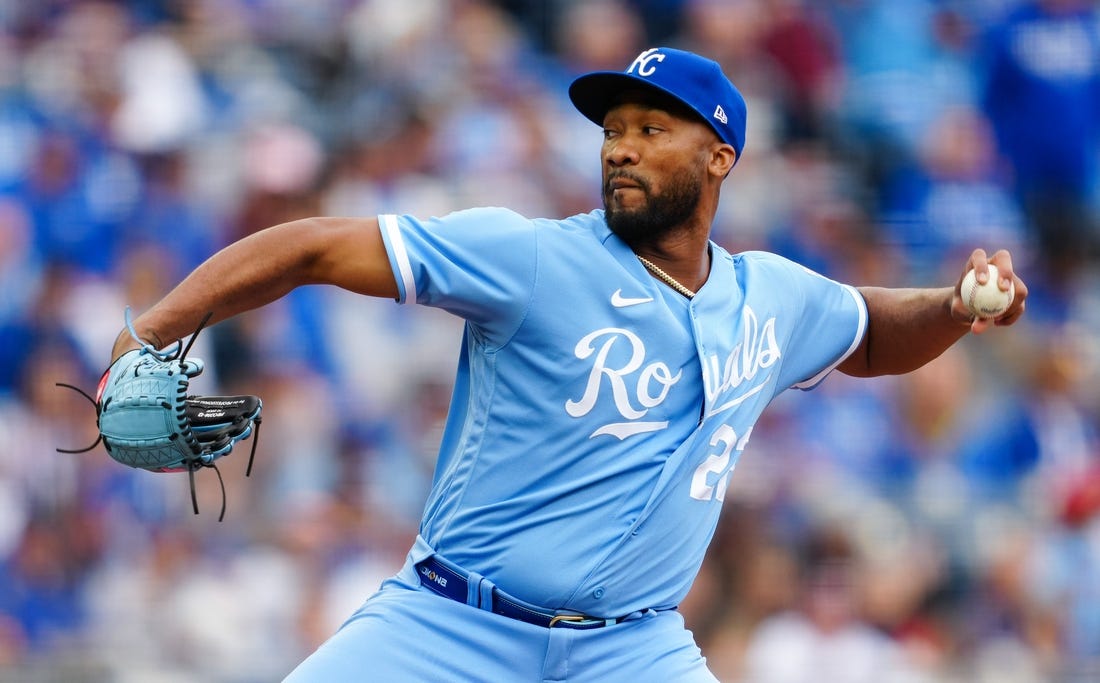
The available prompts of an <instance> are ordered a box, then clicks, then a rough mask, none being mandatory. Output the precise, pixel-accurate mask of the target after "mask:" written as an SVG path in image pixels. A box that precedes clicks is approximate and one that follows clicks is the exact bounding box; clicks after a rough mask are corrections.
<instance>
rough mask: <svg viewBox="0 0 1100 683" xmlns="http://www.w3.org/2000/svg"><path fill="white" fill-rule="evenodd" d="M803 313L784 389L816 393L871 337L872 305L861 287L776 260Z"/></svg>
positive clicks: (787, 357) (789, 351) (788, 353)
mask: <svg viewBox="0 0 1100 683" xmlns="http://www.w3.org/2000/svg"><path fill="white" fill-rule="evenodd" d="M772 258H773V262H772V264H771V265H772V267H776V268H780V269H782V270H783V271H785V272H784V274H783V281H784V282H786V283H788V285H789V291H790V292H791V294H792V295H793V296H792V297H791V302H792V303H793V304H794V305H795V306H796V307H797V309H796V311H795V316H794V320H795V321H796V322H795V325H794V328H793V331H792V335H791V337H790V339H789V341H788V346H787V348H786V349H785V351H784V354H783V356H784V358H783V365H782V369H781V371H780V372H781V374H780V377H779V384H778V386H779V387H780V388H794V389H804V390H805V389H812V388H814V387H815V386H817V385H818V384H819V383H820V382H821V381H822V380H823V379H825V377H826V375H828V374H829V373H830V372H832V371H833V370H834V369H835V368H836V366H838V365H840V363H842V362H843V361H844V359H846V358H847V357H848V356H850V355H851V354H852V352H854V351H855V350H856V348H857V347H858V346H859V343H860V341H862V340H863V335H864V334H866V332H867V304H866V302H865V301H864V300H863V295H861V294H860V293H859V292H858V291H857V290H856V289H855V287H851V286H849V285H845V284H841V283H839V282H836V281H835V280H831V279H829V278H827V277H825V276H823V275H821V274H819V273H816V272H814V271H813V270H810V269H809V268H806V267H805V266H801V265H799V264H797V263H794V262H793V261H789V260H787V259H784V258H781V257H777V256H773V257H772Z"/></svg>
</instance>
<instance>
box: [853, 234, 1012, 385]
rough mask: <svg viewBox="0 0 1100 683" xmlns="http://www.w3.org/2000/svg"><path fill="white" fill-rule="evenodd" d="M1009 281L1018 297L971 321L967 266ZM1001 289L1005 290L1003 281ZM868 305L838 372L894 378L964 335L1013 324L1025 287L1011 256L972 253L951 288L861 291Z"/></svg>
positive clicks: (938, 352) (998, 253) (1005, 284)
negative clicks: (964, 289) (863, 328)
mask: <svg viewBox="0 0 1100 683" xmlns="http://www.w3.org/2000/svg"><path fill="white" fill-rule="evenodd" d="M990 263H992V264H994V265H996V266H997V268H998V269H999V271H1000V273H1001V276H1002V278H1004V279H1007V280H1009V281H1011V282H1012V283H1013V285H1014V286H1015V290H1016V295H1015V297H1014V298H1013V300H1012V303H1011V304H1010V305H1009V307H1008V309H1007V310H1006V311H1005V312H1004V313H1003V314H1001V315H1000V316H998V317H997V318H995V319H981V318H975V317H974V315H973V314H972V313H971V312H970V311H969V310H968V309H967V307H966V304H965V303H964V302H963V300H962V296H961V295H960V294H959V291H960V285H961V284H962V279H963V276H964V275H965V274H966V272H967V271H969V270H970V269H971V268H973V269H975V270H976V271H977V273H979V274H985V273H988V271H987V266H988V264H990ZM1001 289H1003V290H1006V291H1007V290H1008V284H1007V282H1004V283H1002V284H1001ZM859 292H860V294H862V295H863V298H864V300H865V301H866V302H867V317H868V323H867V332H866V333H865V334H864V336H863V340H862V341H861V342H860V345H859V346H858V347H857V348H856V350H855V351H854V352H853V353H852V354H851V355H850V356H849V357H848V358H846V359H845V360H844V362H843V363H841V364H840V365H839V366H837V367H838V369H839V370H840V371H841V372H843V373H844V374H847V375H852V376H855V377H875V376H878V375H898V374H902V373H906V372H910V371H912V370H916V369H917V368H919V367H921V366H922V365H924V364H926V363H928V362H929V361H931V360H933V359H935V358H937V357H938V356H939V355H940V354H942V353H943V352H944V351H946V350H947V349H948V348H949V347H950V346H951V345H952V344H954V343H955V342H957V341H958V340H959V339H961V338H962V337H964V336H965V335H966V334H967V333H968V332H973V333H975V334H981V333H982V332H984V331H986V330H987V329H989V327H991V326H994V325H996V326H1004V325H1012V324H1013V323H1015V322H1016V321H1017V320H1019V319H1020V316H1021V315H1023V313H1024V302H1025V300H1026V299H1027V285H1025V284H1024V282H1023V280H1021V279H1020V278H1019V276H1017V275H1016V273H1015V271H1014V270H1013V269H1012V256H1011V254H1009V253H1008V252H1007V251H1005V250H1001V251H998V252H996V253H995V254H993V256H991V257H989V256H987V255H986V253H985V251H983V250H982V249H975V250H974V252H973V253H971V255H970V258H969V259H968V260H967V262H966V266H965V267H964V268H963V270H962V272H961V273H960V274H959V279H958V280H957V281H956V282H955V286H954V287H943V288H937V289H889V288H884V287H860V288H859Z"/></svg>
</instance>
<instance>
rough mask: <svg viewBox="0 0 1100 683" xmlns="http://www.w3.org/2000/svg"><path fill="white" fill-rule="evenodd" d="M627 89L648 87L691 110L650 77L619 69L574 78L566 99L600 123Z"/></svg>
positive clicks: (594, 121) (592, 119)
mask: <svg viewBox="0 0 1100 683" xmlns="http://www.w3.org/2000/svg"><path fill="white" fill-rule="evenodd" d="M627 90H649V91H651V92H655V93H660V94H662V95H664V96H666V97H670V98H672V99H673V100H675V101H676V102H680V103H681V104H683V105H684V106H685V107H687V108H688V109H691V110H692V111H694V110H693V109H692V108H691V106H690V105H688V104H687V103H686V102H684V101H683V100H681V99H680V98H679V97H678V96H677V95H675V94H673V93H672V92H671V91H669V90H666V89H665V88H662V87H660V86H659V85H654V84H653V83H652V82H651V81H648V80H646V79H644V78H638V77H637V76H632V75H630V74H626V73H623V72H621V71H596V72H593V73H590V74H585V75H584V76H581V77H579V78H577V79H576V80H575V81H573V83H572V84H571V85H570V86H569V99H570V100H572V102H573V106H574V107H576V108H577V111H579V112H580V113H581V114H583V115H584V117H585V118H586V119H588V120H589V121H592V122H593V123H595V124H596V125H597V126H602V125H603V119H604V116H605V115H606V114H607V111H608V110H609V109H611V107H612V106H614V105H615V104H616V102H617V101H618V99H619V96H620V95H622V93H624V92H626V91H627Z"/></svg>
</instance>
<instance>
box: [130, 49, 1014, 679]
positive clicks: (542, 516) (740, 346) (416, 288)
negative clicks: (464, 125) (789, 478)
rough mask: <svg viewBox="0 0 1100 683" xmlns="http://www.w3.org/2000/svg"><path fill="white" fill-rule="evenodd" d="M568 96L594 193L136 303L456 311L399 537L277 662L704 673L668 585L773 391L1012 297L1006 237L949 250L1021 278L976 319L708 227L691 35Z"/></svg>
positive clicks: (728, 153)
mask: <svg viewBox="0 0 1100 683" xmlns="http://www.w3.org/2000/svg"><path fill="white" fill-rule="evenodd" d="M569 94H570V97H571V99H572V101H573V103H574V104H575V105H576V107H577V108H578V110H580V112H581V113H582V114H583V115H584V116H586V117H587V118H589V119H591V120H592V121H594V122H595V123H596V124H597V125H600V126H601V127H602V128H603V131H604V142H603V146H602V149H601V152H600V154H601V156H600V159H601V162H602V168H603V200H604V208H603V209H602V210H595V211H592V212H590V213H586V214H581V215H576V216H572V217H569V218H566V219H563V220H549V219H532V218H527V217H524V216H521V215H518V214H516V213H514V212H512V211H509V210H506V209H501V208H479V209H471V210H466V211H460V212H457V213H454V214H451V215H448V216H444V217H442V218H432V219H427V220H422V219H418V218H414V217H412V216H410V215H404V216H397V215H383V216H378V217H371V218H312V219H306V220H300V221H293V222H290V223H286V224H282V225H278V226H274V227H271V228H268V229H266V230H264V231H261V232H259V233H256V234H254V235H251V236H249V237H247V238H245V239H243V240H241V241H240V242H237V243H235V244H232V245H230V246H229V247H227V248H225V249H224V250H222V251H221V252H219V253H218V254H216V255H214V256H213V257H212V258H211V259H210V260H209V261H207V262H206V263H205V264H203V265H202V266H200V267H199V268H198V269H197V270H195V271H194V272H193V273H192V274H191V275H190V276H188V277H187V278H186V279H185V280H184V281H183V282H182V283H180V284H179V285H178V286H177V287H176V288H175V289H174V290H173V291H172V292H171V293H169V294H168V295H167V296H166V297H165V298H164V299H163V300H162V301H161V302H159V303H158V304H156V305H155V306H153V307H152V308H151V309H150V310H148V311H146V312H145V313H144V314H142V315H141V316H139V317H138V318H137V319H136V320H135V321H134V322H133V328H134V333H135V334H136V335H137V336H139V337H140V338H142V339H145V340H149V342H150V343H152V344H154V345H157V344H159V342H161V341H162V340H170V339H174V338H178V337H181V336H184V335H186V334H188V333H189V332H190V331H192V330H193V329H195V327H196V325H197V324H198V322H199V321H200V320H201V319H202V317H203V315H204V314H205V313H206V312H207V311H213V321H217V320H221V319H224V318H226V317H229V316H232V315H235V314H237V313H239V312H241V311H244V310H247V309H251V308H255V307H258V306H261V305H264V304H266V303H268V302H271V301H273V300H275V299H276V298H278V297H281V296H282V295H284V294H286V293H287V292H289V291H291V289H293V288H294V287H297V286H299V285H304V284H315V283H324V284H331V285H336V286H339V287H342V288H345V289H348V290H351V291H355V292H359V293H362V294H366V295H372V296H378V297H389V298H392V299H395V300H396V301H397V302H398V303H400V304H412V303H419V304H423V305H428V306H437V307H440V308H443V309H445V310H447V311H450V312H452V313H454V314H455V315H458V316H461V317H462V318H463V319H464V320H465V321H466V326H465V332H464V335H463V339H462V350H461V356H460V360H459V364H458V370H457V377H456V381H455V389H454V395H453V398H452V405H451V410H450V413H449V417H448V421H447V425H446V430H445V433H444V436H443V439H442V444H441V446H440V452H439V458H438V464H437V467H436V472H435V476H434V481H433V488H432V491H431V494H430V496H429V498H428V500H427V503H426V506H425V509H424V514H423V519H422V522H421V525H420V529H419V534H418V536H417V538H416V540H415V543H414V545H413V546H412V548H411V550H410V551H409V554H408V558H407V562H406V563H405V565H404V567H403V568H402V569H401V570H400V572H399V573H397V574H396V575H395V576H393V577H392V578H390V579H388V580H386V581H385V582H384V583H383V585H382V587H381V588H380V590H379V591H378V592H377V593H376V594H374V595H373V596H371V597H370V598H369V599H367V600H366V602H365V603H364V604H363V605H362V606H361V607H360V608H359V609H358V610H357V611H356V612H355V613H354V614H353V615H352V616H351V617H350V618H349V619H348V621H347V622H346V623H345V624H344V625H343V626H342V627H341V628H340V629H339V631H338V632H337V633H336V634H334V635H333V636H332V638H330V639H329V640H328V641H327V642H326V643H324V644H323V645H322V646H321V647H320V648H319V649H318V650H317V651H316V652H315V653H313V654H312V655H311V656H310V657H308V658H307V659H306V660H305V661H304V662H302V663H301V664H300V665H299V666H298V668H297V669H295V671H293V672H292V673H291V674H290V675H289V678H288V679H287V680H289V681H293V682H296V683H297V682H302V681H326V682H329V681H364V680H370V681H386V682H387V683H388V682H393V681H433V682H436V681H494V682H499V681H597V680H603V681H632V682H636V681H661V682H666V681H714V680H715V678H714V676H713V675H712V674H711V673H710V672H709V671H708V670H707V667H706V662H705V659H704V657H703V655H702V654H701V652H700V650H699V648H698V647H697V646H696V644H695V642H694V639H693V637H692V635H691V633H690V632H689V631H688V630H686V629H685V627H684V622H683V619H682V617H681V615H680V614H679V613H678V612H677V609H676V607H677V605H678V604H679V603H680V601H681V600H682V599H683V598H684V596H685V595H686V594H687V593H688V590H689V588H690V586H691V584H692V581H693V579H694V577H695V575H696V572H697V570H698V569H699V566H700V564H701V562H702V560H703V555H704V551H705V550H706V547H707V544H708V543H709V541H710V539H711V536H712V534H713V532H714V529H715V525H716V523H717V520H718V515H719V513H720V512H721V510H722V501H723V499H724V497H725V495H726V490H727V486H728V484H729V481H730V477H731V475H732V473H733V469H734V467H735V465H736V464H737V461H738V459H739V458H740V457H741V454H742V452H743V451H744V450H745V448H746V446H747V445H748V443H749V440H750V437H751V435H752V430H753V424H754V423H755V422H756V420H757V419H758V417H759V416H760V414H761V412H762V411H763V410H764V408H765V407H766V406H767V405H768V403H769V402H770V401H771V400H772V399H773V398H774V397H775V396H776V395H778V394H779V393H780V392H782V391H784V390H786V389H789V388H797V389H810V388H812V387H814V386H815V385H816V384H818V383H819V382H821V381H822V380H823V379H824V378H825V377H826V375H828V374H829V373H830V372H831V371H833V370H834V369H838V370H840V371H841V372H844V373H847V374H850V375H857V376H874V375H882V374H893V373H902V372H907V371H910V370H913V369H915V368H917V367H919V366H921V365H923V364H925V363H927V362H928V361H930V360H932V359H933V358H935V357H936V356H938V355H939V354H940V353H942V352H943V351H944V350H945V349H946V348H948V347H949V346H950V345H952V344H953V343H955V342H956V341H957V340H958V339H960V338H961V337H963V336H964V335H965V334H967V333H968V332H970V331H973V332H982V331H984V330H986V329H987V328H988V327H989V326H991V325H993V324H996V325H1008V324H1012V323H1014V322H1015V321H1016V320H1017V319H1018V318H1019V317H1020V315H1021V314H1022V313H1023V310H1024V300H1025V298H1026V296H1027V288H1026V286H1025V285H1024V283H1023V282H1022V281H1021V280H1020V279H1019V278H1018V277H1017V276H1016V275H1015V274H1014V273H1013V270H1012V259H1011V256H1010V254H1008V253H1007V252H1005V251H998V252H997V253H995V254H993V255H992V256H991V257H988V258H987V255H986V253H985V252H984V251H982V250H980V249H978V250H975V251H974V252H973V254H972V255H971V257H970V258H969V260H968V262H967V263H966V264H965V267H964V268H963V269H962V271H961V272H965V271H966V270H968V269H970V268H975V269H977V270H978V271H979V272H980V273H982V274H984V273H985V272H986V268H987V264H989V263H995V264H996V265H997V266H998V267H999V269H1000V273H1001V274H1002V275H1003V276H1004V281H1003V282H1001V283H1000V284H1001V287H1002V289H1004V290H1006V291H1007V290H1008V287H1009V282H1013V283H1014V285H1015V292H1016V294H1015V298H1014V300H1013V303H1012V304H1011V306H1010V307H1009V309H1008V310H1007V311H1006V312H1005V313H1004V314H1003V315H1001V316H1000V317H999V318H997V319H996V320H995V321H993V320H988V319H974V317H973V315H971V314H970V313H969V312H968V311H967V309H966V307H965V306H964V304H963V302H962V301H961V298H960V296H959V283H958V282H956V284H955V286H954V287H943V288H938V289H907V290H893V289H882V288H860V289H856V288H854V287H851V286H848V285H844V284H840V283H837V282H834V281H832V280H830V279H827V278H825V277H823V276H821V275H819V274H817V273H814V272H811V271H809V270H807V269H806V268H803V267H801V266H799V265H798V264H796V263H792V262H790V261H788V260H786V259H784V258H781V257H779V256H776V255H773V254H768V253H762V252H750V253H742V254H730V253H728V252H726V251H725V250H723V249H722V247H720V246H719V245H717V244H715V243H714V242H712V241H710V228H711V222H712V220H713V219H714V216H715V211H716V207H717V205H718V198H719V188H720V187H721V185H722V183H723V180H724V179H725V178H726V176H727V175H728V174H729V173H730V171H731V170H732V169H733V167H734V165H735V164H736V163H737V161H738V159H739V158H740V156H741V152H742V149H743V148H744V145H745V118H746V106H745V101H744V99H743V98H742V96H741V94H740V93H739V92H738V90H737V89H736V88H735V86H734V85H733V84H732V83H731V82H730V81H729V80H728V79H727V78H726V76H725V75H724V74H723V73H722V71H721V69H720V67H719V66H718V65H717V64H716V63H715V62H713V61H711V60H709V59H706V58H704V57H701V56H698V55H695V54H692V53H689V52H683V51H679V50H674V49H669V48H654V49H650V50H646V51H645V52H643V53H642V54H640V55H639V56H638V57H637V59H635V60H634V62H633V63H632V64H630V65H629V67H628V68H627V69H626V70H625V71H624V72H598V73H592V74H587V75H584V76H581V77H580V78H578V79H577V80H576V81H575V82H574V83H573V84H572V86H571V87H570V89H569ZM960 281H961V275H960ZM135 345H136V342H134V341H133V339H132V335H131V334H130V333H123V334H122V335H120V337H119V341H118V343H117V344H116V345H115V348H114V356H115V357H118V356H119V355H121V354H122V353H124V352H125V351H127V350H128V349H131V348H134V347H135Z"/></svg>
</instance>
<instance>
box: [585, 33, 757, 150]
mask: <svg viewBox="0 0 1100 683" xmlns="http://www.w3.org/2000/svg"><path fill="white" fill-rule="evenodd" d="M639 84H643V85H644V87H648V88H653V89H655V90H658V91H660V92H663V93H664V94H666V95H671V96H672V97H674V98H675V99H677V100H679V101H680V102H682V103H683V104H685V105H687V106H688V107H689V108H690V109H692V110H693V111H695V112H696V113H697V114H698V115H699V117H700V118H701V119H702V120H703V121H705V122H706V123H707V124H708V125H710V127H711V128H713V129H714V132H715V133H717V134H718V137H719V138H721V139H722V141H723V142H726V143H728V144H729V145H731V146H732V147H733V148H734V150H735V151H736V152H737V159H738V160H740V159H741V150H742V149H743V148H744V146H745V117H746V108H745V98H744V97H742V96H741V93H740V92H738V90H737V88H736V87H735V86H734V85H733V83H731V82H730V80H729V79H728V78H726V75H725V74H724V73H722V67H721V66H719V65H718V63H717V62H715V61H713V60H710V59H707V58H705V57H700V56H699V55H697V54H694V53H691V52H685V51H684V50H675V49H673V48H664V47H654V48H650V49H648V50H646V51H644V52H642V53H641V54H640V55H638V56H637V57H636V58H635V59H634V61H633V62H631V64H630V66H629V67H627V69H626V71H621V72H620V71H597V72H593V73H589V74H585V75H583V76H581V77H579V78H577V79H576V80H575V81H573V84H572V85H570V86H569V98H570V99H571V100H572V101H573V105H574V106H576V107H577V109H578V110H579V111H580V112H581V113H582V114H584V115H585V116H586V117H587V118H588V119H589V120H591V121H593V122H595V123H596V124H597V125H603V117H604V115H605V114H606V113H607V111H608V109H610V108H611V107H612V105H613V104H614V103H615V102H616V99H617V98H618V96H619V95H620V94H621V93H623V92H624V91H626V90H628V89H630V88H637V87H638V86H639Z"/></svg>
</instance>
